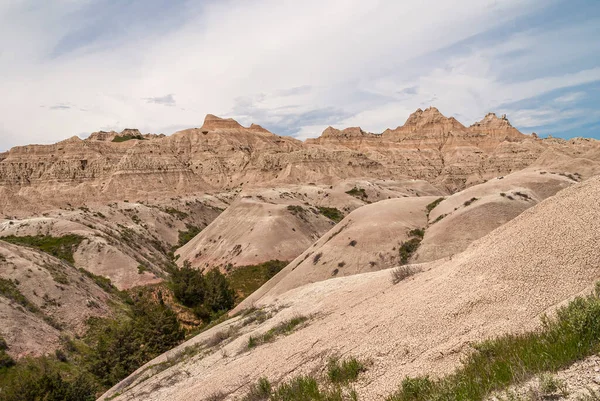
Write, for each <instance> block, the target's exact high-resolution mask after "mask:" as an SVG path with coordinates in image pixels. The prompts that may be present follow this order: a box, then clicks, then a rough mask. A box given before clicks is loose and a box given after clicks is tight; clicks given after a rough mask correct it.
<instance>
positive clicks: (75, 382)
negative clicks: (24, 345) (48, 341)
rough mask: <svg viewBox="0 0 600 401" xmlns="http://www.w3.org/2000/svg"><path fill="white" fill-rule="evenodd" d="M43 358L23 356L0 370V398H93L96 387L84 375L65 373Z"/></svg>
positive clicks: (18, 400) (20, 400) (37, 400)
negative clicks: (9, 366) (11, 365)
mask: <svg viewBox="0 0 600 401" xmlns="http://www.w3.org/2000/svg"><path fill="white" fill-rule="evenodd" d="M64 365H65V364H61V363H58V362H56V361H53V360H51V359H49V358H47V357H42V358H37V359H32V358H31V359H25V360H24V361H21V362H19V364H17V365H16V366H14V367H11V368H9V369H6V370H4V371H2V370H1V369H0V373H2V374H0V388H2V392H1V393H0V399H2V401H41V400H43V401H88V400H89V401H93V400H95V399H96V397H95V393H96V390H97V387H96V385H95V383H94V380H93V378H91V377H90V376H89V375H88V374H85V373H82V374H75V375H72V374H69V373H68V372H65V369H64Z"/></svg>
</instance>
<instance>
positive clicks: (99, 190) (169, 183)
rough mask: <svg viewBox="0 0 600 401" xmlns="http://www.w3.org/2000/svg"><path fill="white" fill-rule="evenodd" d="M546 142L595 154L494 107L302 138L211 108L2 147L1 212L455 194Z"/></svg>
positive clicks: (536, 153)
mask: <svg viewBox="0 0 600 401" xmlns="http://www.w3.org/2000/svg"><path fill="white" fill-rule="evenodd" d="M549 149H551V150H552V151H553V152H554V153H556V154H562V155H567V156H568V157H576V156H577V155H585V157H586V158H587V159H589V160H590V161H591V162H592V163H597V162H598V160H600V156H599V155H600V151H599V149H600V145H599V142H598V141H594V140H589V141H588V140H585V141H584V140H579V141H574V140H571V141H565V140H557V139H539V138H537V137H534V136H529V135H524V134H521V133H520V132H519V131H518V130H517V129H516V128H514V127H512V126H511V124H510V123H509V122H508V120H507V119H506V117H505V116H502V118H498V117H497V116H496V115H495V114H492V113H490V114H488V115H487V116H486V117H485V118H484V119H483V120H481V121H480V122H478V123H476V124H473V125H472V126H471V127H465V126H464V125H462V124H461V123H460V122H458V121H457V120H456V119H455V118H453V117H450V118H448V117H445V116H444V115H442V114H441V113H440V112H439V110H437V109H436V108H433V107H430V108H428V109H425V110H421V109H419V110H417V111H416V112H415V113H413V114H412V115H411V116H410V117H409V118H408V120H407V121H406V123H405V124H404V125H402V126H400V127H398V128H395V129H388V130H386V131H384V132H383V133H382V134H372V133H368V132H365V131H363V130H362V129H361V128H359V127H353V128H347V129H344V130H337V129H335V128H332V127H329V128H327V129H326V130H325V131H324V132H323V134H322V135H321V137H319V138H316V139H311V140H307V141H306V142H304V143H303V142H301V141H298V140H296V139H294V138H291V137H287V136H278V135H275V134H273V133H271V132H269V131H268V130H266V129H264V128H263V127H261V126H259V125H255V124H252V125H251V126H250V127H243V126H241V125H240V124H239V123H238V122H236V121H235V120H233V119H222V118H219V117H216V116H213V115H210V114H209V115H207V116H206V118H205V121H204V124H203V125H202V126H201V127H200V128H192V129H187V130H183V131H180V132H177V133H175V134H173V135H171V136H167V137H165V136H164V135H150V134H146V135H142V134H141V133H140V132H139V131H138V130H134V129H126V130H124V131H122V132H121V133H116V132H96V133H94V134H92V135H91V136H90V137H89V138H88V139H85V140H81V139H79V138H77V137H73V138H70V139H67V140H64V141H61V142H58V143H56V144H53V145H29V146H18V147H15V148H13V149H11V150H10V151H8V152H5V153H3V154H0V213H4V214H7V213H14V212H16V211H18V210H23V209H24V208H27V209H28V210H29V209H34V210H35V209H36V208H37V209H44V208H48V207H57V206H63V205H65V204H68V203H70V204H72V205H79V204H83V203H85V202H87V201H90V200H100V201H114V200H124V199H134V200H136V199H137V200H140V199H144V198H148V197H157V196H172V195H173V194H188V193H197V192H201V191H204V192H206V191H213V190H229V189H232V188H236V187H241V186H243V185H246V186H248V185H250V186H257V185H258V186H263V185H269V186H274V185H279V184H298V183H308V182H314V183H320V184H332V183H335V182H338V181H339V180H343V179H349V178H361V177H369V178H372V179H390V178H393V179H396V178H399V177H404V178H415V179H421V180H426V181H428V182H430V183H432V184H434V185H436V186H437V187H438V188H440V189H442V190H444V191H450V192H455V191H458V190H461V189H463V188H465V187H467V186H470V185H473V184H476V183H480V182H483V181H485V180H487V179H489V178H492V177H496V176H499V175H504V174H508V173H510V172H512V171H515V170H520V169H522V168H524V167H527V166H529V165H531V164H532V163H534V162H536V161H537V160H538V158H539V157H540V156H541V155H542V154H544V153H545V152H547V151H548V150H549Z"/></svg>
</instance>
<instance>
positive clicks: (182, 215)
mask: <svg viewBox="0 0 600 401" xmlns="http://www.w3.org/2000/svg"><path fill="white" fill-rule="evenodd" d="M161 210H162V211H163V212H165V213H167V214H170V215H171V216H173V217H176V218H178V219H179V220H183V219H185V218H186V217H188V216H189V215H188V214H187V213H186V212H182V211H181V210H178V209H175V208H174V207H167V208H164V209H161Z"/></svg>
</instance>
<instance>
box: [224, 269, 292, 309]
mask: <svg viewBox="0 0 600 401" xmlns="http://www.w3.org/2000/svg"><path fill="white" fill-rule="evenodd" d="M287 265H288V262H284V261H281V260H270V261H268V262H264V263H261V264H259V265H252V266H240V267H236V268H235V270H233V271H232V272H231V273H229V276H228V277H227V278H228V279H229V283H230V284H231V287H232V288H233V290H234V292H235V294H236V302H237V303H239V302H241V301H242V300H243V299H245V298H246V297H247V296H248V295H250V294H252V293H253V292H254V291H256V290H258V289H259V288H260V287H261V286H262V285H263V284H264V283H266V282H267V281H269V280H270V279H271V278H272V277H273V276H275V275H276V274H277V273H279V272H280V271H281V270H282V269H283V268H284V267H286V266H287Z"/></svg>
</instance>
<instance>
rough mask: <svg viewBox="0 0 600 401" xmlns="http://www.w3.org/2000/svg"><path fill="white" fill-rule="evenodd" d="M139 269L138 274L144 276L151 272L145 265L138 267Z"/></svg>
mask: <svg viewBox="0 0 600 401" xmlns="http://www.w3.org/2000/svg"><path fill="white" fill-rule="evenodd" d="M137 269H138V274H144V273H145V272H148V271H150V269H148V266H144V265H138V267H137Z"/></svg>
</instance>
